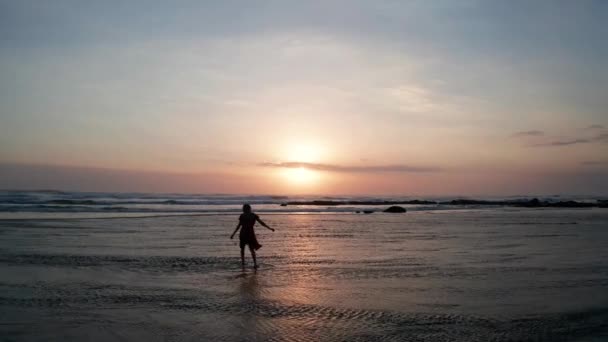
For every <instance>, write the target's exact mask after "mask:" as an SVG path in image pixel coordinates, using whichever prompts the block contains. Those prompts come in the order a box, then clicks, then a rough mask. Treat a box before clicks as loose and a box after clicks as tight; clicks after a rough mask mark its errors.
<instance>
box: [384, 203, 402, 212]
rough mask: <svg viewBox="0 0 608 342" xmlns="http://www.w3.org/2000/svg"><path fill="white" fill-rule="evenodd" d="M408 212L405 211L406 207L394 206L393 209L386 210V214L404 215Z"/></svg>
mask: <svg viewBox="0 0 608 342" xmlns="http://www.w3.org/2000/svg"><path fill="white" fill-rule="evenodd" d="M406 211H407V210H405V208H404V207H400V206H397V205H393V206H391V207H388V208H387V209H386V210H384V212H385V213H404V212H406Z"/></svg>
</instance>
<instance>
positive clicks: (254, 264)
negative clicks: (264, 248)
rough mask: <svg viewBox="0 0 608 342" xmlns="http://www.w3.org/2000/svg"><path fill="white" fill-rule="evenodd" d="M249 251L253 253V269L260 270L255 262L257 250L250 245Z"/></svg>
mask: <svg viewBox="0 0 608 342" xmlns="http://www.w3.org/2000/svg"><path fill="white" fill-rule="evenodd" d="M249 251H251V258H252V259H253V267H254V268H258V263H257V261H256V260H255V249H253V247H251V245H249Z"/></svg>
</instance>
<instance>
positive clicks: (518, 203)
mask: <svg viewBox="0 0 608 342" xmlns="http://www.w3.org/2000/svg"><path fill="white" fill-rule="evenodd" d="M290 205H316V206H340V205H457V206H464V205H487V206H509V207H525V208H594V207H597V208H608V201H603V200H597V201H596V202H595V203H593V202H578V201H571V200H567V201H558V202H549V201H541V200H539V199H537V198H534V199H531V200H527V199H519V200H509V201H486V200H475V199H455V200H451V201H429V200H406V201H328V200H313V201H290V202H285V203H282V204H281V206H290Z"/></svg>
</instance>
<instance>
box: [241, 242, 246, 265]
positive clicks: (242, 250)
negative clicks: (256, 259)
mask: <svg viewBox="0 0 608 342" xmlns="http://www.w3.org/2000/svg"><path fill="white" fill-rule="evenodd" d="M241 266H243V267H245V246H241Z"/></svg>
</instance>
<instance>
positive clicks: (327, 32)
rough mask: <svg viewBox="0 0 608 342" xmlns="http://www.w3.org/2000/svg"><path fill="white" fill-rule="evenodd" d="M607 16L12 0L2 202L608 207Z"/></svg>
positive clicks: (566, 9)
mask: <svg viewBox="0 0 608 342" xmlns="http://www.w3.org/2000/svg"><path fill="white" fill-rule="evenodd" d="M606 22H608V2H606V1H599V0H598V1H586V0H581V1H565V0H564V1H542V0H541V1H518V0H515V1H498V0H497V1H474V0H454V1H447V0H446V1H441V0H437V1H415V0H414V1H357V0H350V1H288V0H285V1H270V0H269V1H230V0H228V1H213V2H212V1H153V0H149V1H135V0H132V1H62V0H57V1H29V0H23V1H22V0H20V1H16V0H14V1H7V0H0V75H2V77H1V78H0V188H4V189H41V188H44V189H58V190H72V191H142V192H189V193H190V192H197V193H239V194H387V195H412V196H414V195H420V196H424V195H456V194H459V195H531V194H592V195H607V194H608V181H607V179H608V90H607V89H608V68H606V61H607V60H608V40H607V39H606V37H608V25H605V23H606Z"/></svg>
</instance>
